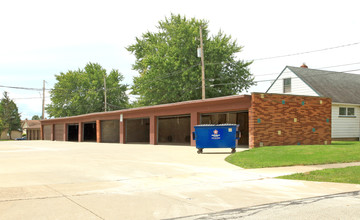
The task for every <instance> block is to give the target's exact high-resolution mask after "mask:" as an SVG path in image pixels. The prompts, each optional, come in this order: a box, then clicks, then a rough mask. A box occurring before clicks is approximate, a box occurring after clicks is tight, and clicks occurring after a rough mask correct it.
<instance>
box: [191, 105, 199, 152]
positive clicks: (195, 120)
mask: <svg viewBox="0 0 360 220" xmlns="http://www.w3.org/2000/svg"><path fill="white" fill-rule="evenodd" d="M198 124H200V113H198V112H191V121H190V126H191V130H190V140H191V141H190V143H191V146H196V141H195V140H193V135H192V133H193V132H195V128H194V126H195V125H198Z"/></svg>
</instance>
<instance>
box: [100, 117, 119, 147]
mask: <svg viewBox="0 0 360 220" xmlns="http://www.w3.org/2000/svg"><path fill="white" fill-rule="evenodd" d="M119 124H120V121H119V120H107V121H101V142H104V143H119V141H120V133H119Z"/></svg>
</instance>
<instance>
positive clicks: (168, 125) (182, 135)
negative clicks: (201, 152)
mask: <svg viewBox="0 0 360 220" xmlns="http://www.w3.org/2000/svg"><path fill="white" fill-rule="evenodd" d="M158 143H159V144H175V145H176V144H180V145H189V144H190V116H188V115H181V116H170V117H159V118H158Z"/></svg>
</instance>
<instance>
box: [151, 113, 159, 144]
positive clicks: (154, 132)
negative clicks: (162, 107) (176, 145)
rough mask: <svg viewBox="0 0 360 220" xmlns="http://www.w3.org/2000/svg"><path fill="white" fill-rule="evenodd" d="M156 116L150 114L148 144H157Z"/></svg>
mask: <svg viewBox="0 0 360 220" xmlns="http://www.w3.org/2000/svg"><path fill="white" fill-rule="evenodd" d="M156 122H157V121H156V116H155V115H151V116H150V144H154V145H156V144H157V140H156V139H157V124H156Z"/></svg>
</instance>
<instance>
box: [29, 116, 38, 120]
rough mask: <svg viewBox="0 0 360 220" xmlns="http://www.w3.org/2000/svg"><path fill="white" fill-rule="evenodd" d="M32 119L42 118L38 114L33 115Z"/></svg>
mask: <svg viewBox="0 0 360 220" xmlns="http://www.w3.org/2000/svg"><path fill="white" fill-rule="evenodd" d="M31 120H40V117H39V116H38V115H34V116H32V118H31Z"/></svg>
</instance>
